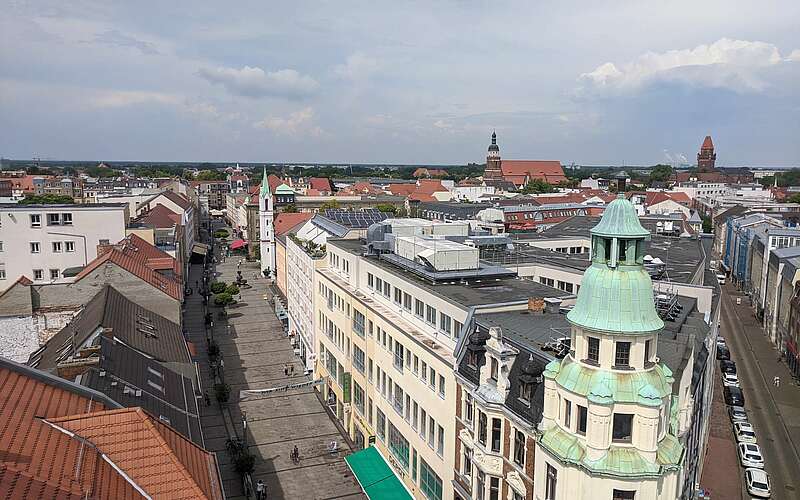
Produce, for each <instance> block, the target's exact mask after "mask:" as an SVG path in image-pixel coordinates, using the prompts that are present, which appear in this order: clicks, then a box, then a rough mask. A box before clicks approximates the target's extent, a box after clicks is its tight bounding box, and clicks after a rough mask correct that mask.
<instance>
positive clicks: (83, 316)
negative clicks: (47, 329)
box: [28, 285, 191, 370]
mask: <svg viewBox="0 0 800 500" xmlns="http://www.w3.org/2000/svg"><path fill="white" fill-rule="evenodd" d="M102 328H111V329H112V334H113V336H114V337H116V338H118V339H120V340H121V341H122V342H124V343H125V344H127V345H129V346H130V347H132V348H134V349H136V350H138V351H140V352H143V353H144V354H147V355H148V356H151V357H153V358H154V359H156V360H158V361H162V362H174V363H190V362H191V359H190V357H189V350H188V348H187V346H186V341H185V340H184V337H183V332H182V331H181V327H180V326H179V325H177V324H176V323H173V322H171V321H169V320H168V319H166V318H164V317H162V316H159V315H157V314H155V313H153V312H151V311H150V310H148V309H145V308H144V307H142V306H140V305H138V304H136V303H134V302H131V301H130V300H128V299H127V298H125V296H123V295H122V294H121V293H120V292H118V291H117V290H116V289H115V288H114V287H113V286H111V285H106V286H104V287H103V288H102V289H101V290H100V291H99V292H98V293H97V295H95V296H94V297H93V298H92V300H90V301H89V303H87V304H86V306H85V307H84V309H83V310H82V311H81V312H80V313H79V314H78V315H77V316H76V317H75V318H73V319H72V321H71V322H70V323H69V324H68V325H67V326H65V327H64V328H62V329H61V331H59V332H58V333H56V334H55V336H53V338H51V339H50V340H49V341H48V342H47V344H45V345H44V346H43V348H41V349H39V350H38V351H36V352H34V353H33V354H32V355H31V359H30V360H29V361H28V364H29V365H31V366H34V367H36V368H39V369H40V370H53V369H55V368H56V366H57V365H58V363H59V362H61V361H64V360H66V359H68V358H69V356H70V354H71V353H72V352H73V350H77V349H80V347H81V346H84V345H85V344H86V343H87V341H89V339H90V337H92V336H93V335H94V334H96V333H98V331H99V330H101V329H102Z"/></svg>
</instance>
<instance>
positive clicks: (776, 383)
mask: <svg viewBox="0 0 800 500" xmlns="http://www.w3.org/2000/svg"><path fill="white" fill-rule="evenodd" d="M772 383H773V384H775V387H780V386H781V378H780V377H779V376H777V375H775V378H774V379H772Z"/></svg>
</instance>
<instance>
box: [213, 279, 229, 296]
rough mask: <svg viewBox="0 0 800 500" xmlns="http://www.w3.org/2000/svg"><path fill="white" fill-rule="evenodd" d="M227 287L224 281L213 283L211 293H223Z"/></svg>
mask: <svg viewBox="0 0 800 500" xmlns="http://www.w3.org/2000/svg"><path fill="white" fill-rule="evenodd" d="M227 287H228V285H226V284H225V282H224V281H215V282H213V283H211V292H212V293H222V292H224V291H225V289H226V288H227Z"/></svg>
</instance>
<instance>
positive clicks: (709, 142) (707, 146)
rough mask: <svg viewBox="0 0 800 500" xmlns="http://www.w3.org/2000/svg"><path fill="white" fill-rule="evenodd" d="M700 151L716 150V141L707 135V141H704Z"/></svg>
mask: <svg viewBox="0 0 800 500" xmlns="http://www.w3.org/2000/svg"><path fill="white" fill-rule="evenodd" d="M700 149H714V141H712V140H711V136H710V135H707V136H706V138H705V139H703V145H702V146H700Z"/></svg>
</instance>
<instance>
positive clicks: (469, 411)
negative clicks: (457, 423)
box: [464, 392, 475, 424]
mask: <svg viewBox="0 0 800 500" xmlns="http://www.w3.org/2000/svg"><path fill="white" fill-rule="evenodd" d="M474 411H475V409H474V406H473V405H472V395H471V394H470V393H468V392H465V393H464V420H466V421H467V423H470V424H471V423H472V417H473V413H474Z"/></svg>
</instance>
